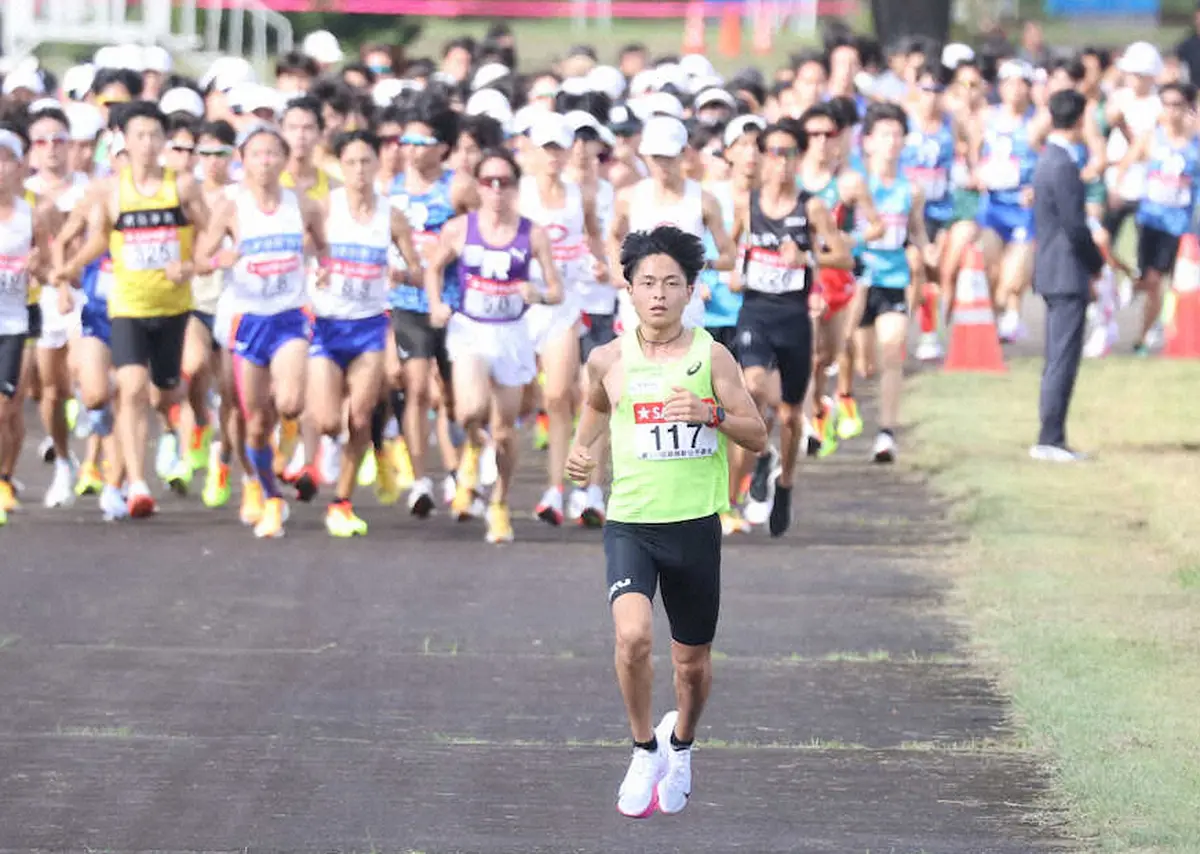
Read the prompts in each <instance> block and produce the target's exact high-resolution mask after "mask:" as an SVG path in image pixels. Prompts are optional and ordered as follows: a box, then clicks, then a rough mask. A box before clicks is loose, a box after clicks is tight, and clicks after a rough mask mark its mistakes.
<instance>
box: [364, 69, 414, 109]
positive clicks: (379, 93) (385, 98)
mask: <svg viewBox="0 0 1200 854" xmlns="http://www.w3.org/2000/svg"><path fill="white" fill-rule="evenodd" d="M416 88H417V85H416V84H415V83H413V82H412V81H411V80H400V79H398V78H395V77H386V78H384V79H383V80H380V81H379V82H378V83H376V84H375V86H374V87H373V88H372V89H371V100H372V101H373V102H374V104H375V106H376V107H379V108H380V109H382V108H384V107H388V106H391V104H392V102H393V101H395V100H396V99H397V98H399V97H400V96H401V95H403V94H404V93H405V92H410V91H412V90H414V89H416Z"/></svg>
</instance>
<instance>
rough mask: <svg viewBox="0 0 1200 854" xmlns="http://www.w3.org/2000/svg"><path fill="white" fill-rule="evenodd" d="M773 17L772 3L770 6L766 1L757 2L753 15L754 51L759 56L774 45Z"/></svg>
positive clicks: (768, 51) (769, 50) (767, 51)
mask: <svg viewBox="0 0 1200 854" xmlns="http://www.w3.org/2000/svg"><path fill="white" fill-rule="evenodd" d="M774 17H775V8H774V4H772V5H771V7H770V8H768V6H767V4H766V3H759V4H758V12H757V14H756V15H755V16H754V52H755V53H756V54H758V55H759V56H763V55H765V54H768V53H770V52H771V50H772V49H773V48H774V47H775V27H774V25H773V22H772V19H773V18H774Z"/></svg>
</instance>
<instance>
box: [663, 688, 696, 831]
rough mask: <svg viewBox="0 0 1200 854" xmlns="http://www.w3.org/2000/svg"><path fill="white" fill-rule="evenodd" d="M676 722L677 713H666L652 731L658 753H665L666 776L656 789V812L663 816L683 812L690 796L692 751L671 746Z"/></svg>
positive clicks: (677, 718)
mask: <svg viewBox="0 0 1200 854" xmlns="http://www.w3.org/2000/svg"><path fill="white" fill-rule="evenodd" d="M677 720H679V712H676V711H670V712H667V713H666V714H665V715H663V719H662V721H660V722H659V724H658V726H657V727H655V729H654V737H655V738H656V739H658V750H659V752H660V753H661V752H663V751H664V750H665V751H666V752H667V775H666V776H665V777H663V778H662V779H661V780H660V781H659V782H658V786H657V789H656V793H657V795H658V811H659V812H660V813H662V814H663V815H675V814H676V813H680V812H683V808H684V807H686V806H687V802H688V797H689V796H690V795H691V794H692V749H691V748H690V747H688V748H685V749H684V750H676V749H675V748H673V747H672V746H671V735H672V734H673V733H674V732H675V722H676V721H677Z"/></svg>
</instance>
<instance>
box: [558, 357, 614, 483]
mask: <svg viewBox="0 0 1200 854" xmlns="http://www.w3.org/2000/svg"><path fill="white" fill-rule="evenodd" d="M620 355H621V342H620V339H618V340H616V341H610V342H608V343H607V344H605V345H603V346H601V347H597V348H596V349H595V350H593V351H592V355H591V356H589V357H588V360H587V364H586V365H584V371H585V375H586V377H587V393H586V394H585V396H584V400H583V406H582V407H580V410H579V426H577V427H576V428H575V440H574V441H573V442H572V443H571V453H570V454H569V455H568V456H567V477H569V478H571V480H573V481H575V482H576V483H586V482H587V481H588V478H590V477H591V475H592V471H593V470H594V469H595V468H596V460H595V458H594V457H593V456H592V454H591V448H592V446H593V445H595V444H596V443H597V442H599V441H600V440H601V439H603V438H604V427H605V425H606V424H607V423H608V419H609V416H610V415H611V414H612V401H611V400H609V397H608V390H607V389H606V388H605V387H604V378H605V377H606V376H608V373H609V371H611V370H612V368H613V365H614V364H616V361H617V359H618V358H619V357H620Z"/></svg>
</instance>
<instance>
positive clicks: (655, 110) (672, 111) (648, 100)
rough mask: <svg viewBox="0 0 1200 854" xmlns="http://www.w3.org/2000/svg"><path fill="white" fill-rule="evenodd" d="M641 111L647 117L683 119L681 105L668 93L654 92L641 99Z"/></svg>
mask: <svg viewBox="0 0 1200 854" xmlns="http://www.w3.org/2000/svg"><path fill="white" fill-rule="evenodd" d="M642 109H643V110H645V113H646V115H647V116H655V115H661V116H670V117H671V118H673V119H682V118H683V104H681V103H680V102H679V99H678V98H676V97H675V96H674V95H672V94H671V93H670V92H655V93H654V94H652V95H647V96H646V97H645V98H643V99H642Z"/></svg>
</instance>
